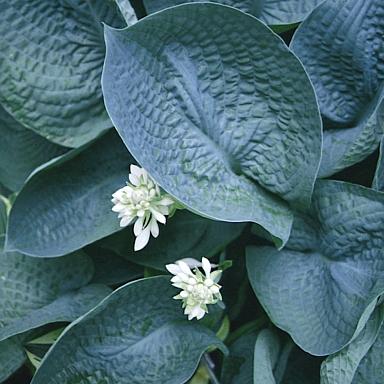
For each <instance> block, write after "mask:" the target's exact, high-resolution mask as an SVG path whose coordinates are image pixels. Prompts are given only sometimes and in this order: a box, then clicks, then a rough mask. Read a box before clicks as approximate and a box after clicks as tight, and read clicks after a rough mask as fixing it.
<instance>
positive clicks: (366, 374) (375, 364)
mask: <svg viewBox="0 0 384 384" xmlns="http://www.w3.org/2000/svg"><path fill="white" fill-rule="evenodd" d="M383 361H384V326H383V324H382V325H381V328H380V331H379V333H378V335H377V338H376V340H375V342H374V343H373V345H372V346H371V348H370V349H369V351H368V353H367V354H366V355H365V356H364V358H363V359H362V360H361V362H360V364H359V367H358V369H357V371H356V373H355V376H354V378H353V381H352V384H381V383H382V382H383V377H384V365H383ZM335 384H336V383H335ZM337 384H339V383H337ZM342 384H344V383H342Z"/></svg>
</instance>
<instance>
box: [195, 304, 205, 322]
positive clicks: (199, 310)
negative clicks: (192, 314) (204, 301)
mask: <svg viewBox="0 0 384 384" xmlns="http://www.w3.org/2000/svg"><path fill="white" fill-rule="evenodd" d="M204 315H205V311H204V309H202V308H200V307H199V309H198V310H197V315H196V318H197V320H200V319H202V318H203V317H204Z"/></svg>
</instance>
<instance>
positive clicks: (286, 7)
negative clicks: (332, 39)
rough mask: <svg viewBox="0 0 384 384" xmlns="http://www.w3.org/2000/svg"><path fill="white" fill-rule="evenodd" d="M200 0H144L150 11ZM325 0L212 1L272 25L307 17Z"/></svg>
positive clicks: (289, 22) (293, 21)
mask: <svg viewBox="0 0 384 384" xmlns="http://www.w3.org/2000/svg"><path fill="white" fill-rule="evenodd" d="M198 1H199V0H189V1H186V0H144V5H145V7H146V9H147V11H148V12H149V13H153V12H157V11H160V10H161V9H164V8H167V7H171V6H174V5H179V4H183V3H189V2H198ZM200 1H201V0H200ZM322 1H324V0H212V1H210V2H214V3H219V4H223V5H229V6H232V7H235V8H238V9H240V10H242V11H243V12H247V13H250V14H251V15H253V16H256V17H258V18H259V19H260V20H262V21H264V22H265V23H267V24H270V25H279V24H292V23H297V22H299V21H302V20H304V19H305V17H306V16H307V15H308V14H309V13H310V12H311V11H312V10H313V9H314V8H315V7H316V5H318V4H320V3H321V2H322Z"/></svg>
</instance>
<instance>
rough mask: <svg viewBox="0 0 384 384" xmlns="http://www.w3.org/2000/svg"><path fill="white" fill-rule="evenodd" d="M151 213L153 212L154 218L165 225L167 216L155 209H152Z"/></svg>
mask: <svg viewBox="0 0 384 384" xmlns="http://www.w3.org/2000/svg"><path fill="white" fill-rule="evenodd" d="M150 211H151V212H152V215H153V216H154V218H155V219H156V220H157V221H158V222H159V223H162V224H165V222H166V219H165V216H164V215H163V214H161V213H160V212H159V211H157V210H156V209H154V208H150Z"/></svg>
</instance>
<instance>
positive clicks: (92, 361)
mask: <svg viewBox="0 0 384 384" xmlns="http://www.w3.org/2000/svg"><path fill="white" fill-rule="evenodd" d="M175 293H176V292H175V289H174V288H173V287H172V286H171V285H170V282H169V277H168V276H167V277H165V276H161V277H155V278H150V279H143V280H138V281H136V282H133V283H128V284H127V285H125V286H123V287H121V288H119V289H118V290H116V291H115V292H114V293H113V294H111V295H110V296H109V297H108V298H106V299H105V300H104V301H103V302H102V303H100V304H99V305H98V306H97V307H96V308H95V309H93V310H92V311H91V312H88V313H87V314H86V315H85V316H84V317H82V318H80V319H79V320H78V321H76V322H74V323H73V324H72V325H71V326H70V327H69V328H67V330H66V331H65V332H64V333H63V334H62V336H61V337H60V338H59V339H58V341H57V342H56V343H55V345H54V346H53V348H52V349H51V350H50V351H49V352H48V354H47V355H46V357H45V359H44V361H43V363H42V365H41V367H40V369H39V370H38V371H37V373H36V375H35V376H34V378H33V380H32V383H33V384H53V383H80V382H83V383H94V382H98V383H102V382H105V383H110V384H132V383H136V384H152V383H153V384H158V383H163V384H180V383H184V382H186V381H187V380H188V379H189V378H190V377H191V376H192V374H193V372H194V371H195V369H196V368H197V365H198V362H199V359H200V357H201V355H202V354H203V352H205V351H206V350H207V348H209V347H210V346H215V347H218V348H220V349H222V350H225V347H224V345H223V344H222V343H221V341H220V340H219V339H217V337H216V336H215V334H214V333H213V332H212V331H211V330H209V329H208V328H205V327H204V326H202V325H200V324H198V323H197V322H188V320H186V318H185V315H184V314H183V311H182V309H181V306H180V303H179V302H177V301H176V300H174V299H173V298H172V296H173V295H174V294H175ZM84 378H85V379H84Z"/></svg>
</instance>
